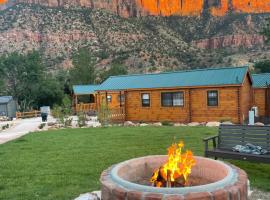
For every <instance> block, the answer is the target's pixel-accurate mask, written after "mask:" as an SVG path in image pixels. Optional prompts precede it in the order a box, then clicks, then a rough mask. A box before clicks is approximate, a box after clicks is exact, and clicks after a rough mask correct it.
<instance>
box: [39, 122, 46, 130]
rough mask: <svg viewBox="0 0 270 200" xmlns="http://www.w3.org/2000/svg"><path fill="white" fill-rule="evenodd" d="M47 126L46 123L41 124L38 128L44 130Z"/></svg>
mask: <svg viewBox="0 0 270 200" xmlns="http://www.w3.org/2000/svg"><path fill="white" fill-rule="evenodd" d="M45 125H46V123H41V124H40V125H39V126H38V128H39V129H43V128H44V127H45Z"/></svg>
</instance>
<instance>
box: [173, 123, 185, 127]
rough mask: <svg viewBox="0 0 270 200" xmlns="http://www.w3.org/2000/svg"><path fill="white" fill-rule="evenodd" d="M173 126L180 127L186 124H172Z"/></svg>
mask: <svg viewBox="0 0 270 200" xmlns="http://www.w3.org/2000/svg"><path fill="white" fill-rule="evenodd" d="M173 126H176V127H180V126H187V125H186V124H182V123H175V124H173Z"/></svg>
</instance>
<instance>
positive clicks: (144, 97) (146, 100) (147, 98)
mask: <svg viewBox="0 0 270 200" xmlns="http://www.w3.org/2000/svg"><path fill="white" fill-rule="evenodd" d="M142 107H150V94H149V93H144V94H142Z"/></svg>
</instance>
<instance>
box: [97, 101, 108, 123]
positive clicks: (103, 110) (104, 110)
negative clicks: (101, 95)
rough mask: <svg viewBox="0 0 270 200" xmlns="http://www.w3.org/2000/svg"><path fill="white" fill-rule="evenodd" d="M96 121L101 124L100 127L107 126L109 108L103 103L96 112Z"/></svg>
mask: <svg viewBox="0 0 270 200" xmlns="http://www.w3.org/2000/svg"><path fill="white" fill-rule="evenodd" d="M98 120H99V122H100V123H101V124H102V126H107V125H108V124H109V121H110V108H109V107H108V105H107V104H106V102H105V101H103V102H102V103H101V105H100V110H99V112H98Z"/></svg>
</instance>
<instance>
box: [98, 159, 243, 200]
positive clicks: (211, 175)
mask: <svg viewBox="0 0 270 200" xmlns="http://www.w3.org/2000/svg"><path fill="white" fill-rule="evenodd" d="M167 158H168V157H167V156H147V157H141V158H135V159H132V160H128V161H125V162H122V163H119V164H117V165H115V166H112V167H110V168H109V169H107V170H105V171H104V172H103V173H102V174H101V178H100V181H101V185H102V188H101V191H102V194H101V195H102V200H121V199H122V200H195V199H196V200H223V199H224V200H234V199H235V200H246V199H247V174H246V173H245V172H244V171H243V170H241V169H239V168H237V167H235V166H233V165H228V164H225V163H223V162H221V161H216V160H212V159H208V158H203V157H195V160H196V165H195V166H194V167H193V168H192V172H191V174H190V176H189V180H188V186H186V187H177V188H165V187H162V188H157V187H153V186H152V185H151V183H150V182H149V180H150V178H151V176H152V174H153V172H154V171H155V170H156V169H158V168H159V167H160V166H161V165H163V164H164V163H165V162H166V161H167Z"/></svg>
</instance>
